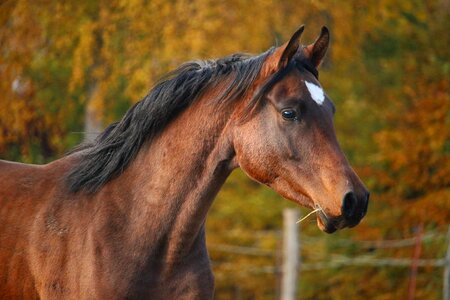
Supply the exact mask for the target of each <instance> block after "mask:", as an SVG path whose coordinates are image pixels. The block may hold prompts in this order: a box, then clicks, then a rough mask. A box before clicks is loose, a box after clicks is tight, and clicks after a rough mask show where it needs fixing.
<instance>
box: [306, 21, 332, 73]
mask: <svg viewBox="0 0 450 300" xmlns="http://www.w3.org/2000/svg"><path fill="white" fill-rule="evenodd" d="M329 43H330V32H329V31H328V28H327V27H325V26H323V27H322V30H321V32H320V35H319V37H318V38H317V40H316V41H315V42H314V43H312V44H311V45H308V46H306V47H305V48H303V53H304V54H305V56H306V57H307V58H308V59H309V60H310V61H311V62H312V63H313V64H314V66H315V67H316V68H318V67H319V66H320V64H321V63H322V60H323V58H324V56H325V54H326V53H327V49H328V44H329Z"/></svg>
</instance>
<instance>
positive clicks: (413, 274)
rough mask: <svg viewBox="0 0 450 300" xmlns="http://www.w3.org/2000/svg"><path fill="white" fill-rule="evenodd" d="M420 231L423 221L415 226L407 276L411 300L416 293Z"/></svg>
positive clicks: (420, 243) (420, 241)
mask: <svg viewBox="0 0 450 300" xmlns="http://www.w3.org/2000/svg"><path fill="white" fill-rule="evenodd" d="M422 233H423V223H420V225H419V226H418V227H417V233H416V245H415V247H414V254H413V258H412V263H411V275H410V277H409V286H408V300H413V299H414V298H415V295H416V281H417V269H418V262H419V258H420V252H421V251H422Z"/></svg>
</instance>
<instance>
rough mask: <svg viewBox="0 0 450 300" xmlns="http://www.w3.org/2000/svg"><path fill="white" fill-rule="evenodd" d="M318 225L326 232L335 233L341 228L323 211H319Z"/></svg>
mask: <svg viewBox="0 0 450 300" xmlns="http://www.w3.org/2000/svg"><path fill="white" fill-rule="evenodd" d="M317 226H318V227H319V229H320V230H322V231H323V232H326V233H333V232H335V231H336V230H338V229H340V228H338V227H337V226H336V225H335V224H334V222H333V220H330V219H329V218H328V217H327V215H325V213H324V212H323V211H318V212H317Z"/></svg>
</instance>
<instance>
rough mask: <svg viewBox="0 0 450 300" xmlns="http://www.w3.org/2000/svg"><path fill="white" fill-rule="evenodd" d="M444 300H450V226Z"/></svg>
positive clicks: (445, 267)
mask: <svg viewBox="0 0 450 300" xmlns="http://www.w3.org/2000/svg"><path fill="white" fill-rule="evenodd" d="M442 294H443V297H444V298H443V299H444V300H450V226H449V227H448V230H447V253H446V255H445V265H444V284H443V293H442Z"/></svg>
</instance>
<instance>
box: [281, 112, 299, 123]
mask: <svg viewBox="0 0 450 300" xmlns="http://www.w3.org/2000/svg"><path fill="white" fill-rule="evenodd" d="M281 115H282V116H283V119H285V120H288V121H295V120H297V112H296V111H295V110H293V109H284V110H282V111H281Z"/></svg>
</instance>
